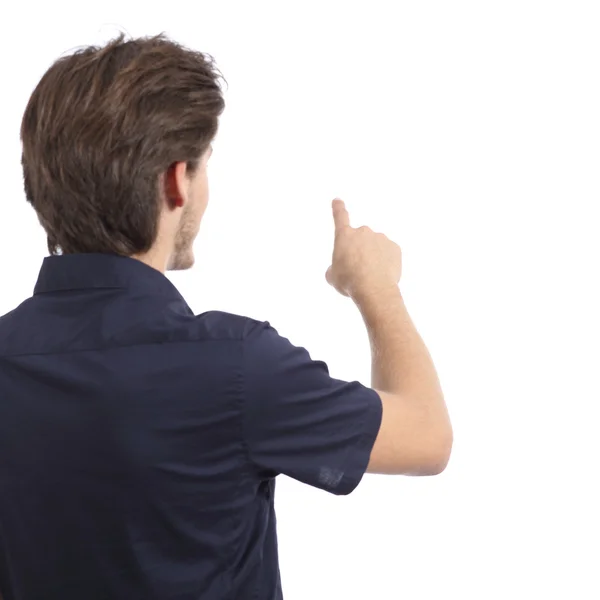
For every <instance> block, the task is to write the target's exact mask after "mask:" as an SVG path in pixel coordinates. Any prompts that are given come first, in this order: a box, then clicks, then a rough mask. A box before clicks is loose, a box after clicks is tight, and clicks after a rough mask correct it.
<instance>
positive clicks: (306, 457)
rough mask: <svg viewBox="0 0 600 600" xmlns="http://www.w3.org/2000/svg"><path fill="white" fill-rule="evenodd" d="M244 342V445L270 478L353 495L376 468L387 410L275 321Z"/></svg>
mask: <svg viewBox="0 0 600 600" xmlns="http://www.w3.org/2000/svg"><path fill="white" fill-rule="evenodd" d="M248 330H249V331H248V333H247V334H246V335H245V337H244V340H243V344H244V351H243V357H244V358H243V362H244V364H243V381H244V409H243V410H244V439H245V443H246V446H247V449H248V455H249V458H250V461H251V462H252V464H253V465H254V467H255V468H256V470H257V472H258V473H260V474H262V475H263V476H276V475H279V474H283V475H287V476H288V477H292V478H293V479H296V480H297V481H300V482H302V483H306V484H308V485H311V486H314V487H316V488H320V489H322V490H325V491H328V492H330V493H333V494H336V495H345V494H349V493H350V492H352V491H353V490H354V489H355V488H356V487H357V485H358V484H359V482H360V480H361V479H362V476H363V475H364V473H365V471H366V469H367V466H368V464H369V458H370V455H371V450H372V449H373V445H374V443H375V439H376V437H377V434H378V432H379V427H380V425H381V418H382V404H381V399H380V397H379V395H378V394H377V392H375V391H374V390H372V389H371V388H368V387H365V386H364V385H362V384H361V383H359V382H358V381H353V382H346V381H341V380H338V379H333V378H332V377H330V375H329V369H328V367H327V365H326V364H325V363H324V362H322V361H316V360H312V359H311V357H310V355H309V353H308V351H307V350H305V349H304V348H301V347H297V346H294V345H293V344H292V343H291V342H290V341H289V340H288V339H286V338H284V337H282V336H280V335H279V334H278V333H277V331H276V330H275V329H274V328H273V327H271V325H270V324H269V323H268V322H262V323H259V322H254V324H253V325H251V326H250V327H248Z"/></svg>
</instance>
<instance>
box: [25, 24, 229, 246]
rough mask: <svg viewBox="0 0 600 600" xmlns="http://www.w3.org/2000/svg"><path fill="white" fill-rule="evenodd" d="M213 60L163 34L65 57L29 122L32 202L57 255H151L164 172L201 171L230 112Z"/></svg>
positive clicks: (36, 98)
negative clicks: (177, 167) (183, 165)
mask: <svg viewBox="0 0 600 600" xmlns="http://www.w3.org/2000/svg"><path fill="white" fill-rule="evenodd" d="M220 79H224V78H223V77H222V75H221V74H220V72H219V71H218V69H216V67H215V65H214V59H213V58H212V57H211V56H210V55H208V54H204V53H201V52H196V51H192V50H189V49H187V48H184V47H183V46H181V45H179V44H177V43H175V42H173V41H171V40H169V39H168V38H166V37H165V36H164V35H159V36H154V37H147V38H139V39H134V40H129V41H126V40H125V39H124V35H120V36H119V37H118V38H116V39H115V40H112V41H111V42H109V43H108V44H107V45H105V46H103V47H96V46H91V47H87V48H84V49H80V50H78V51H76V52H75V53H73V54H71V55H69V56H64V57H61V58H60V59H59V60H57V61H56V62H55V63H54V64H53V65H52V66H51V67H50V68H49V69H48V71H47V72H46V73H45V75H44V76H43V77H42V79H41V81H40V82H39V84H38V86H37V87H36V89H35V90H34V92H33V94H32V96H31V99H30V100H29V103H28V105H27V108H26V110H25V114H24V117H23V122H22V125H21V141H22V143H23V156H22V164H23V175H24V184H25V193H26V196H27V200H28V201H29V202H30V203H31V205H32V206H33V208H34V209H35V211H36V213H37V215H38V218H39V221H40V223H41V224H42V226H43V227H44V229H45V230H46V234H47V237H48V250H49V252H50V253H51V254H58V253H59V252H62V253H63V254H71V253H81V252H86V253H87V252H101V253H115V254H120V255H124V256H130V255H132V254H140V253H143V252H147V251H148V250H149V249H150V248H151V246H152V245H153V244H154V242H155V240H156V237H157V231H158V230H157V228H158V220H159V214H160V210H161V203H160V199H161V198H160V189H159V185H158V184H159V179H160V176H161V175H162V174H163V173H165V171H167V169H168V168H169V166H170V165H172V164H173V163H175V162H180V161H184V162H187V163H188V167H189V168H190V169H191V170H192V171H193V169H194V167H195V166H196V164H197V160H198V159H199V157H200V156H201V155H202V154H203V153H204V152H205V151H206V150H207V149H208V147H209V145H210V143H211V141H212V139H213V138H214V136H215V135H216V133H217V129H218V118H219V116H220V115H221V113H222V112H223V110H224V106H225V103H224V100H223V95H222V90H221V87H220V85H219V83H220V82H219V80H220Z"/></svg>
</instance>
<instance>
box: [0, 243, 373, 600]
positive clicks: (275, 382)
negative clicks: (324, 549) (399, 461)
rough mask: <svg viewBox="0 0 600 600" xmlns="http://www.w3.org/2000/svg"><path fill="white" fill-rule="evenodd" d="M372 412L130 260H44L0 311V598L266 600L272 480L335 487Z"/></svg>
mask: <svg viewBox="0 0 600 600" xmlns="http://www.w3.org/2000/svg"><path fill="white" fill-rule="evenodd" d="M381 416H382V406H381V400H380V398H379V396H378V394H377V393H376V392H374V391H373V390H371V389H370V388H367V387H365V386H363V385H361V384H360V383H359V382H357V381H354V382H344V381H340V380H337V379H333V378H331V377H330V375H329V372H328V369H327V366H326V364H325V363H323V362H321V361H315V360H312V359H311V357H310V355H309V354H308V352H307V351H306V350H305V349H303V348H301V347H296V346H294V345H292V344H291V343H290V341H288V340H287V339H286V338H284V337H281V336H280V335H279V334H278V333H277V331H276V330H275V329H273V327H271V326H270V325H269V323H268V322H260V321H256V320H253V319H250V318H246V317H242V316H237V315H233V314H227V313H223V312H217V311H211V312H207V313H204V314H201V315H198V316H196V315H194V313H193V312H192V311H191V309H190V308H189V306H188V305H187V304H186V302H185V300H184V299H183V298H182V297H181V295H180V294H179V292H178V291H177V289H176V288H175V287H174V286H173V284H172V283H171V282H170V281H169V279H168V278H167V277H165V275H163V274H162V273H160V272H159V271H157V270H155V269H153V268H152V267H150V266H148V265H146V264H144V263H142V262H140V261H138V260H136V259H133V258H126V257H120V256H117V255H110V254H77V255H63V256H50V257H47V258H45V259H44V262H43V265H42V268H41V271H40V274H39V278H38V281H37V284H36V286H35V290H34V294H33V296H32V297H31V298H29V299H28V300H26V301H25V302H23V303H22V304H21V305H20V306H19V307H17V308H16V309H15V310H13V311H12V312H10V313H8V314H7V315H5V316H3V317H1V318H0V593H1V595H2V596H3V598H4V600H42V599H43V600H54V599H56V600H59V599H60V600H84V599H85V600H154V599H156V600H208V599H210V600H250V599H252V600H274V599H280V598H282V591H281V582H280V575H279V567H278V557H277V537H276V522H275V513H274V508H273V506H274V505H273V495H274V490H275V478H276V477H277V475H279V474H284V475H287V476H289V477H293V478H294V479H296V480H298V481H301V482H303V483H306V484H308V485H311V486H315V487H317V488H320V489H322V490H325V491H327V492H331V493H333V494H349V493H350V492H351V491H352V490H353V489H354V488H355V487H356V486H357V485H358V483H359V481H360V480H361V477H362V476H363V474H364V472H365V470H366V468H367V464H368V461H369V456H370V452H371V449H372V447H373V444H374V441H375V438H376V436H377V433H378V430H379V426H380V423H381Z"/></svg>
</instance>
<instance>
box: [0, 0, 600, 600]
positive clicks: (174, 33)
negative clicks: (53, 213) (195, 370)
mask: <svg viewBox="0 0 600 600" xmlns="http://www.w3.org/2000/svg"><path fill="white" fill-rule="evenodd" d="M597 7H600V5H599V4H598V3H597V2H578V1H575V0H569V1H563V2H558V1H551V0H544V1H543V2H541V1H540V2H533V1H527V0H518V1H510V0H503V1H501V2H500V1H497V2H496V1H482V0H473V1H470V2H467V1H465V0H456V1H452V2H449V1H448V0H438V1H419V2H417V1H413V2H392V1H390V2H375V1H373V0H370V1H369V2H354V3H352V2H331V1H323V0H321V1H319V2H307V1H305V0H303V1H302V2H285V1H279V2H260V1H257V0H252V1H251V2H237V3H236V2H227V1H224V0H219V1H218V2H217V1H211V2H207V1H202V0H197V1H195V2H188V1H183V0H179V1H178V2H172V3H161V4H156V5H155V7H154V8H152V7H151V3H150V4H147V3H144V5H142V3H139V4H138V2H134V1H128V0H121V1H119V2H114V1H107V0H105V1H103V2H91V3H82V2H80V1H78V2H66V1H65V0H55V1H54V2H51V3H41V2H39V3H38V4H37V5H36V3H35V2H34V3H33V4H32V3H31V2H22V3H16V4H11V7H10V10H11V12H12V14H11V15H9V14H8V12H7V11H6V9H5V10H4V12H3V13H2V20H3V24H4V27H3V34H2V36H0V68H1V71H0V73H1V79H0V81H1V84H0V85H1V88H2V93H1V98H2V110H1V112H0V131H1V132H2V135H1V136H0V157H1V159H2V167H3V168H2V193H1V195H0V261H1V280H0V281H1V283H0V285H1V294H0V314H3V313H5V312H8V311H9V310H11V309H12V308H14V307H15V306H16V305H17V304H19V303H20V302H21V301H22V300H24V299H25V298H27V297H28V296H30V295H31V293H32V291H33V286H34V284H35V280H36V277H37V274H38V271H39V267H40V265H41V261H42V258H43V257H44V256H45V255H46V246H45V238H44V235H43V232H42V230H41V228H40V226H39V225H38V223H37V220H36V217H35V214H34V212H33V210H32V209H31V207H30V206H29V205H28V204H27V203H26V201H25V198H24V194H23V190H22V180H21V168H20V162H19V161H20V142H19V126H20V119H21V116H22V113H23V110H24V108H25V104H26V102H27V100H28V98H29V95H30V93H31V92H32V90H33V88H34V86H35V85H36V84H37V82H38V80H39V78H40V77H41V76H42V74H43V73H44V71H45V70H46V69H47V68H48V67H49V66H50V64H51V62H52V61H53V60H55V59H56V58H58V57H59V56H60V55H61V54H63V53H65V52H68V51H71V50H73V49H75V48H76V47H78V46H83V45H87V44H94V43H103V42H105V41H107V40H108V39H109V38H111V37H113V36H114V35H116V34H117V33H118V32H119V31H120V30H125V31H126V32H128V33H129V34H130V35H132V36H138V35H148V34H155V33H160V32H161V31H164V32H166V33H167V34H168V35H169V36H171V37H173V38H174V39H176V40H177V41H179V42H181V43H183V44H185V45H188V46H191V47H193V48H195V49H198V50H202V51H205V52H209V53H211V54H212V55H213V56H214V57H215V59H216V61H217V64H218V66H219V68H220V69H221V71H222V72H223V74H224V75H225V77H226V79H227V81H228V83H229V88H226V90H225V94H226V102H227V108H226V110H225V113H224V115H223V117H222V120H221V129H220V133H219V135H218V138H217V140H216V142H215V152H214V155H213V157H212V159H211V163H210V178H211V203H210V205H209V209H208V212H207V214H206V216H205V220H204V222H203V226H202V232H201V236H200V238H199V239H198V242H197V246H196V248H197V264H196V266H195V267H194V269H192V270H191V271H189V272H186V273H175V274H169V277H170V278H171V280H172V281H173V282H174V283H175V284H176V285H177V286H178V287H179V289H180V290H181V292H182V293H183V294H184V296H185V297H186V299H187V300H188V301H189V303H190V305H191V307H192V308H193V310H194V311H195V312H197V313H200V312H204V311H206V310H212V309H218V310H224V311H229V312H235V313H239V314H245V315H248V316H252V317H254V318H258V319H264V320H269V321H270V322H271V323H272V324H273V325H274V326H275V327H276V328H277V329H278V330H279V332H280V333H281V334H282V335H285V336H286V337H289V338H290V339H291V340H292V342H293V343H295V344H296V345H302V346H305V347H306V348H308V349H309V351H310V353H311V356H312V357H313V358H316V359H322V360H325V361H326V362H327V363H328V365H329V367H330V371H331V373H332V375H333V376H335V377H339V378H343V379H348V380H354V379H358V380H360V381H362V382H363V383H365V384H367V385H368V384H369V383H370V379H369V378H370V356H369V348H368V343H367V336H366V333H365V330H364V328H363V324H362V321H361V319H360V316H359V314H358V312H357V310H356V309H355V307H354V306H353V305H352V303H351V302H350V301H349V300H348V299H346V298H343V297H341V296H339V295H337V294H336V293H335V291H334V290H333V289H332V288H330V287H329V286H327V284H326V282H325V278H324V273H325V270H326V268H327V266H328V265H329V261H330V258H331V249H332V242H333V229H332V222H331V214H330V203H331V200H332V199H333V198H334V197H335V196H340V197H341V198H343V199H344V200H346V202H347V205H348V207H349V209H350V211H351V217H352V224H353V225H355V226H359V225H362V224H367V225H369V226H371V227H372V228H374V229H376V230H380V231H383V232H384V233H386V234H387V235H388V236H389V237H391V238H392V239H394V240H395V241H397V242H398V243H399V244H400V245H401V247H402V249H403V253H404V274H403V278H402V281H401V287H402V289H403V292H404V295H405V297H406V301H407V305H408V308H409V311H410V312H411V315H412V316H413V319H414V320H415V323H416V325H417V328H418V329H419V331H420V332H421V334H422V336H423V338H424V340H425V342H426V344H427V345H428V347H429V349H430V351H431V353H432V356H433V358H434V361H435V363H436V366H437V368H438V372H439V375H440V378H441V381H442V385H443V388H444V391H445V394H446V399H447V403H448V406H449V410H450V413H451V416H452V420H453V425H454V433H455V443H454V450H453V455H452V459H451V462H450V465H449V466H448V468H447V470H446V471H445V472H444V473H443V474H442V475H440V476H438V477H432V478H420V479H419V478H409V477H384V476H373V475H367V476H366V477H365V478H364V480H363V482H362V483H361V485H360V486H359V487H358V489H357V490H356V491H355V492H354V493H353V494H351V495H350V496H348V497H341V498H340V497H335V496H330V495H328V494H326V493H325V492H322V491H318V490H315V489H312V488H309V487H305V486H302V485H301V484H299V483H296V482H294V481H291V480H289V479H285V478H280V480H279V483H278V492H277V499H276V507H277V511H278V526H279V539H280V558H281V572H282V580H283V588H284V595H285V598H286V600H305V599H307V598H310V599H311V600H321V599H322V600H325V599H338V598H339V599H342V598H343V599H355V598H356V599H369V600H371V599H373V600H380V599H396V598H398V599H410V600H425V599H436V600H437V599H442V598H444V599H445V598H456V599H459V598H460V599H461V600H470V599H472V600H480V599H482V598H485V599H496V598H498V599H502V600H505V599H507V598H511V599H531V598H553V599H554V598H561V599H562V598H565V599H566V598H568V599H577V600H584V599H585V600H587V599H596V600H597V599H598V598H600V581H599V571H598V564H599V560H600V548H599V540H600V519H599V516H598V513H599V507H600V494H599V491H598V490H599V489H600V485H599V482H598V479H599V469H598V460H599V458H600V441H599V440H600V435H599V433H598V414H599V411H598V407H597V405H598V402H599V401H600V384H599V382H598V374H599V370H600V367H599V363H600V350H599V341H598V340H599V339H600V320H599V318H598V307H599V306H600V302H599V300H600V297H599V296H600V292H599V288H600V286H599V285H598V280H599V268H598V263H599V259H600V248H599V245H600V244H599V236H598V213H599V211H598V206H599V199H600V195H599V191H600V177H599V165H600V85H599V78H600V35H599V32H600V18H599V15H598V12H597V11H596V8H597ZM0 399H1V390H0Z"/></svg>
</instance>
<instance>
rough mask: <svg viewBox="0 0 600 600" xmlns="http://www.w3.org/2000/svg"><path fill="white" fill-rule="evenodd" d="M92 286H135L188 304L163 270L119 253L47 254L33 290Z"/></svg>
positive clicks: (88, 287)
mask: <svg viewBox="0 0 600 600" xmlns="http://www.w3.org/2000/svg"><path fill="white" fill-rule="evenodd" d="M93 288H95V289H99V288H100V289H101V288H123V289H134V290H137V291H143V292H150V293H152V294H158V295H160V296H168V297H170V298H172V299H174V300H181V301H182V302H184V303H185V300H184V299H183V297H182V296H181V294H180V293H179V291H178V290H177V288H176V287H175V286H174V285H173V284H172V283H171V282H170V281H169V279H167V277H166V276H165V275H164V274H163V273H161V272H160V271H158V270H157V269H155V268H153V267H151V266H149V265H147V264H146V263H143V262H141V261H140V260H137V259H135V258H129V257H126V256H120V255H118V254H96V253H93V254H62V255H53V256H47V257H46V258H44V262H43V263H42V267H41V269H40V273H39V276H38V279H37V283H36V285H35V288H34V292H33V293H34V294H44V293H46V292H58V291H67V290H82V289H93ZM186 306H187V304H186Z"/></svg>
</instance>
